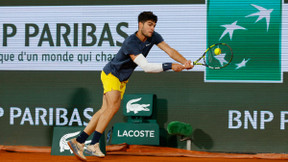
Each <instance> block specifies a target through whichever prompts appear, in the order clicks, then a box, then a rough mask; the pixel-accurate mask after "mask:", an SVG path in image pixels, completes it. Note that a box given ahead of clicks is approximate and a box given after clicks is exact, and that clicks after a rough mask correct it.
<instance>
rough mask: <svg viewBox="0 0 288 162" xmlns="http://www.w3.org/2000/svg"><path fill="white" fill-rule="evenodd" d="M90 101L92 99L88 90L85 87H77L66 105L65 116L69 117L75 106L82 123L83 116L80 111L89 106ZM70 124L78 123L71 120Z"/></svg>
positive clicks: (75, 124) (76, 124)
mask: <svg viewBox="0 0 288 162" xmlns="http://www.w3.org/2000/svg"><path fill="white" fill-rule="evenodd" d="M91 101H92V100H91V97H90V94H89V91H88V90H87V89H85V88H77V89H76V90H75V92H74V93H73V94H72V96H71V99H70V103H69V105H68V107H67V111H68V114H67V117H68V118H69V119H70V118H71V115H72V113H73V111H74V109H75V108H77V110H78V113H79V115H80V117H81V121H82V124H83V121H84V120H85V119H84V117H83V113H82V112H83V111H84V109H85V108H87V107H89V106H90V102H91ZM85 122H89V121H86V120H85ZM72 126H79V125H78V123H77V122H73V123H72Z"/></svg>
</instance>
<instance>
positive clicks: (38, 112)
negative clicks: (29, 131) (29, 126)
mask: <svg viewBox="0 0 288 162" xmlns="http://www.w3.org/2000/svg"><path fill="white" fill-rule="evenodd" d="M40 111H41V112H42V115H40V116H39V114H40ZM46 116H47V110H46V109H44V108H42V107H36V108H35V125H39V118H40V119H41V121H42V123H43V125H47V122H46V120H45V117H46Z"/></svg>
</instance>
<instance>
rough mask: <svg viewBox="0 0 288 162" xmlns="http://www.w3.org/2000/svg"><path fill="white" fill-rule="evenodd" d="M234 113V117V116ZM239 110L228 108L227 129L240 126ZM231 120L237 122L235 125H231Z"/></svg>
mask: <svg viewBox="0 0 288 162" xmlns="http://www.w3.org/2000/svg"><path fill="white" fill-rule="evenodd" d="M234 114H236V117H234ZM240 117H241V112H240V111H237V110H229V121H228V128H229V129H238V128H240V127H241V126H242V121H241V120H240ZM233 122H237V124H236V125H233Z"/></svg>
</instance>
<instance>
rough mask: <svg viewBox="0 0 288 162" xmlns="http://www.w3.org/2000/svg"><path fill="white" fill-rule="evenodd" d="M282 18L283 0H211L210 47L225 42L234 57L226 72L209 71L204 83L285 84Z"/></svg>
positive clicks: (208, 9)
mask: <svg viewBox="0 0 288 162" xmlns="http://www.w3.org/2000/svg"><path fill="white" fill-rule="evenodd" d="M281 15H282V1H281V0H276V1H274V2H273V3H271V1H270V0H262V1H254V0H247V1H245V2H241V3H239V1H238V0H231V1H229V2H226V1H225V2H224V1H217V0H209V3H208V6H207V45H212V44H215V43H217V42H225V43H227V44H229V45H230V46H231V48H232V49H233V53H234V58H233V60H232V62H231V65H229V66H227V67H226V68H224V69H221V70H211V69H206V73H205V81H206V82H212V81H213V82H280V83H282V82H283V78H282V71H281V19H282V18H281ZM224 63H225V62H224Z"/></svg>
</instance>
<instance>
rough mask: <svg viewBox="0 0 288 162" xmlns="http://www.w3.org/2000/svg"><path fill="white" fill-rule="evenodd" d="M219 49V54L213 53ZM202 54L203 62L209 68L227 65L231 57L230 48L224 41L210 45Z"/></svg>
mask: <svg viewBox="0 0 288 162" xmlns="http://www.w3.org/2000/svg"><path fill="white" fill-rule="evenodd" d="M215 49H216V50H215ZM219 50H220V51H221V52H220V53H219V54H217V53H215V52H217V51H219ZM204 55H205V57H204V59H203V62H204V64H205V65H206V66H207V67H208V68H210V69H222V68H224V67H226V66H227V65H229V64H230V63H231V61H232V59H233V51H232V48H231V47H230V46H229V45H228V44H226V43H217V44H213V45H211V46H210V47H209V48H208V49H207V50H206V51H205V53H204Z"/></svg>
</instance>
